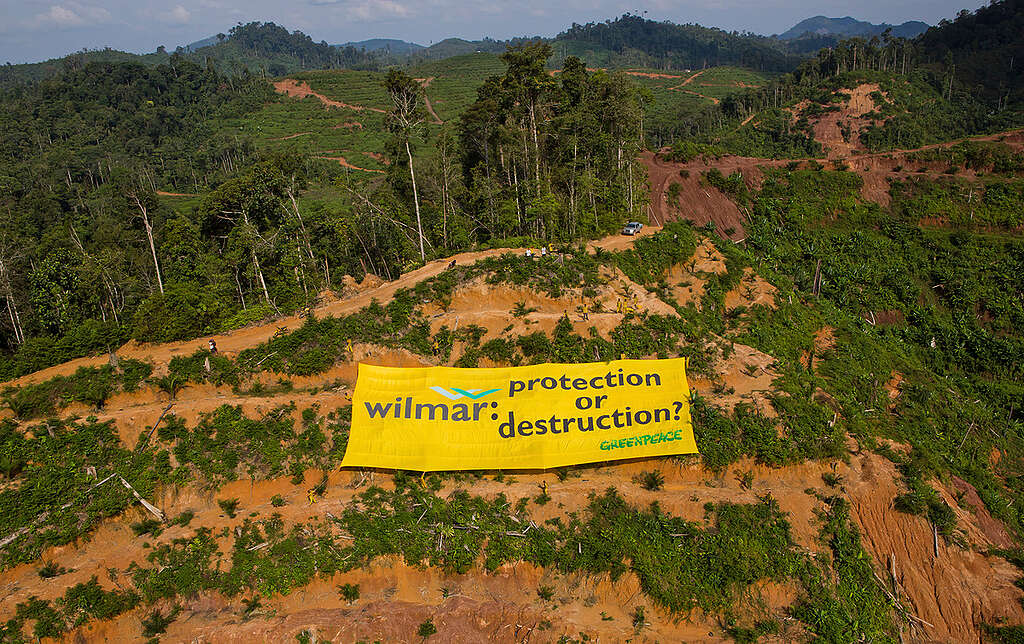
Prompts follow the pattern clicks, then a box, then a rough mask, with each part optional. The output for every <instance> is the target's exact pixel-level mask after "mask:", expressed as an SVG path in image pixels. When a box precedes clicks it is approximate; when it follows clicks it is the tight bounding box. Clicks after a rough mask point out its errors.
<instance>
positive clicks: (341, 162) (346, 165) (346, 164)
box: [316, 156, 384, 174]
mask: <svg viewBox="0 0 1024 644" xmlns="http://www.w3.org/2000/svg"><path fill="white" fill-rule="evenodd" d="M316 158H317V159H323V160H324V161H337V162H338V164H339V165H340V166H341V167H343V168H348V169H349V170H359V171H361V172H379V173H381V174H384V171H383V170H375V169H373V168H360V167H359V166H357V165H352V164H351V163H349V162H348V160H346V159H345V157H327V156H319V157H316Z"/></svg>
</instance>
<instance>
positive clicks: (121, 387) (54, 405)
mask: <svg viewBox="0 0 1024 644" xmlns="http://www.w3.org/2000/svg"><path fill="white" fill-rule="evenodd" d="M152 371H153V367H152V366H150V365H149V364H146V363H145V362H139V361H138V360H130V359H121V360H119V361H118V366H117V367H116V368H115V367H113V366H111V365H104V366H102V367H79V368H78V369H77V370H76V371H75V372H74V373H73V374H72V375H70V376H56V377H54V378H51V379H49V380H45V381H43V382H41V383H38V384H30V385H24V386H22V387H17V388H14V387H8V388H7V389H5V390H4V392H3V393H2V394H0V400H2V402H3V404H4V405H6V406H8V407H10V409H11V411H13V412H14V414H15V415H16V416H17V417H18V418H38V417H40V416H47V415H51V416H52V415H55V414H56V413H57V412H58V411H59V410H61V409H63V408H64V407H66V406H67V405H69V404H71V403H73V402H77V403H82V404H84V405H88V406H89V407H95V408H101V407H103V404H104V403H105V402H106V401H107V399H108V398H110V397H111V396H112V395H113V394H115V393H117V392H131V391H135V390H136V389H138V388H139V385H140V384H141V383H142V382H143V380H144V379H145V378H147V377H148V376H149V374H150V373H152Z"/></svg>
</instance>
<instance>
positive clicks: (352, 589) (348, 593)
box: [338, 584, 359, 604]
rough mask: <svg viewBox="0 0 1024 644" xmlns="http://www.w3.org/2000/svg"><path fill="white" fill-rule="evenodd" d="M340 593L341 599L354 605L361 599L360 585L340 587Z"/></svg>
mask: <svg viewBox="0 0 1024 644" xmlns="http://www.w3.org/2000/svg"><path fill="white" fill-rule="evenodd" d="M338 592H339V593H341V598H342V599H344V600H345V601H347V602H348V603H350V604H351V603H352V602H354V601H355V600H357V599H359V584H343V585H341V586H338Z"/></svg>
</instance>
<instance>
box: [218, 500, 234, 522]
mask: <svg viewBox="0 0 1024 644" xmlns="http://www.w3.org/2000/svg"><path fill="white" fill-rule="evenodd" d="M217 505H219V506H220V509H221V511H222V512H224V514H226V515H228V518H229V519H234V518H235V513H236V512H238V499H218V500H217Z"/></svg>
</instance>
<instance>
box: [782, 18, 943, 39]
mask: <svg viewBox="0 0 1024 644" xmlns="http://www.w3.org/2000/svg"><path fill="white" fill-rule="evenodd" d="M886 29H892V35H893V36H894V37H897V38H916V37H917V36H920V35H921V34H923V33H924V32H926V31H928V24H927V23H924V22H921V21H920V20H909V21H907V22H904V23H903V24H901V25H890V24H888V23H884V22H883V23H882V24H879V25H876V24H873V23H870V22H866V21H864V20H857V19H856V18H851V17H850V16H845V17H843V18H828V17H826V16H814V17H813V18H807V19H806V20H801V21H800V22H798V23H797V24H796V25H794V26H793V27H792V28H791V29H790V30H789V31H786V32H785V33H782V34H779V36H778V37H779V39H780V40H796V39H797V38H803V37H807V36H808V35H810V36H839V37H840V38H855V37H866V38H870V37H871V36H881V35H882V34H883V33H885V30H886Z"/></svg>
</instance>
